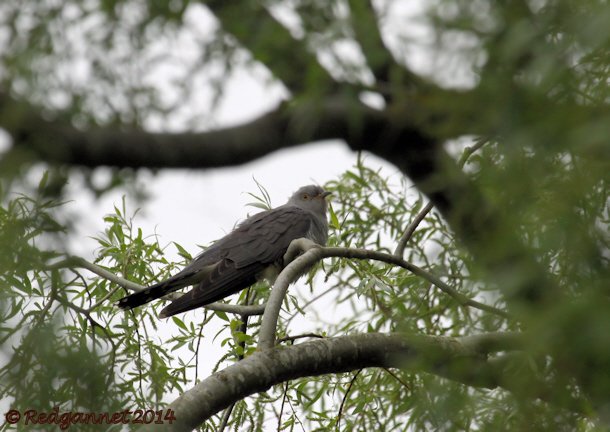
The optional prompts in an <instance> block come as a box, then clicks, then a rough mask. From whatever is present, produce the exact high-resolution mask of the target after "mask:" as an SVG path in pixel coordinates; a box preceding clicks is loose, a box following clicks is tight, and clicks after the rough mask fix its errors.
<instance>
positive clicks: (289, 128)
mask: <svg viewBox="0 0 610 432" xmlns="http://www.w3.org/2000/svg"><path fill="white" fill-rule="evenodd" d="M382 121H383V114H382V113H381V112H379V111H376V110H373V109H371V108H368V107H366V106H364V105H362V104H360V103H358V102H357V101H356V102H355V103H354V99H351V98H346V97H333V98H328V99H325V100H323V101H318V102H301V103H298V104H291V105H289V104H280V105H279V106H278V107H277V108H276V109H274V110H273V111H270V112H268V113H266V114H263V115H261V116H260V117H258V118H257V119H255V120H252V121H250V122H247V123H243V124H241V125H238V126H233V127H228V128H222V129H218V130H211V131H207V132H185V133H152V132H146V131H143V130H141V129H127V128H121V127H118V126H117V127H106V128H97V129H95V128H93V129H89V130H81V129H78V128H76V127H74V126H71V125H70V124H69V123H67V122H65V121H62V120H49V119H48V118H45V117H43V116H42V115H41V114H40V112H39V110H38V109H36V108H35V107H32V106H28V105H26V104H23V103H20V102H18V101H15V100H14V99H12V98H11V97H9V96H8V95H6V94H4V93H2V92H1V91H0V127H2V128H4V129H5V130H6V131H7V132H8V133H9V134H10V135H11V137H12V140H13V146H14V150H15V151H18V152H20V153H25V154H27V155H29V157H30V158H32V159H41V160H44V161H47V162H51V163H58V164H67V165H80V166H85V167H98V166H105V165H106V166H115V167H131V168H142V167H144V168H211V167H219V166H230V165H239V164H241V163H245V162H249V161H251V160H254V159H257V158H260V157H263V156H265V155H267V154H269V153H271V152H274V151H276V150H279V149H283V148H288V147H291V146H297V145H302V144H306V143H309V142H312V141H319V140H327V139H337V138H339V139H340V138H342V137H352V139H354V140H359V141H360V140H365V139H367V138H368V137H366V136H363V137H362V138H358V136H357V135H358V134H359V133H360V127H361V126H358V125H359V124H364V125H366V124H367V123H371V122H382Z"/></svg>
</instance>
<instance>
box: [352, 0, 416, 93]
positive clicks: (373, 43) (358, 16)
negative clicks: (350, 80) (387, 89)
mask: <svg viewBox="0 0 610 432" xmlns="http://www.w3.org/2000/svg"><path fill="white" fill-rule="evenodd" d="M349 7H350V16H351V22H352V28H353V29H354V36H355V39H356V41H357V42H358V44H359V45H360V48H361V49H362V53H363V54H364V57H365V58H366V62H367V64H368V66H369V68H370V69H371V72H372V73H373V76H374V77H375V79H376V81H377V82H378V83H380V84H387V83H389V82H390V81H391V80H393V79H394V80H395V79H396V78H398V77H403V78H405V81H406V84H411V85H412V84H416V83H420V82H421V81H422V80H421V79H420V78H419V77H417V75H415V74H413V73H412V72H410V71H409V70H408V69H407V68H406V67H405V66H403V65H400V64H398V63H397V62H396V60H395V58H394V56H393V55H392V52H391V51H390V50H389V49H388V47H387V46H386V44H385V43H384V41H383V38H382V36H381V30H380V28H379V22H378V20H377V12H376V11H375V7H374V5H373V4H372V1H371V0H364V1H363V0H350V1H349ZM392 75H394V76H392ZM400 84H405V83H400ZM384 96H386V100H390V99H391V94H387V93H386V94H384Z"/></svg>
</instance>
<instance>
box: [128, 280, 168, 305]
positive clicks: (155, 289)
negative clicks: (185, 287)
mask: <svg viewBox="0 0 610 432" xmlns="http://www.w3.org/2000/svg"><path fill="white" fill-rule="evenodd" d="M179 287H180V286H178V287H176V284H175V283H171V281H169V280H167V281H163V282H159V283H157V284H155V285H151V286H149V287H147V288H145V289H143V290H142V291H138V292H136V293H133V294H130V295H128V296H126V297H123V298H122V299H120V300H119V301H118V302H116V305H117V306H118V307H119V308H121V309H133V308H135V307H138V306H142V305H143V304H146V303H148V302H150V301H153V300H155V299H158V298H161V297H163V296H164V295H166V294H169V293H170V292H172V291H176V289H178V288H179Z"/></svg>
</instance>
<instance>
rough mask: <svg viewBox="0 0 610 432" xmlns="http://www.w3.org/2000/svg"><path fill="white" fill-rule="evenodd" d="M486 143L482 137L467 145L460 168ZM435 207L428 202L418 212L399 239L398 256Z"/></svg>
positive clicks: (461, 158) (459, 163) (402, 252)
mask: <svg viewBox="0 0 610 432" xmlns="http://www.w3.org/2000/svg"><path fill="white" fill-rule="evenodd" d="M486 143H488V141H487V140H483V139H482V140H479V141H477V142H476V143H475V144H474V145H473V146H470V147H466V148H465V149H464V152H463V153H462V156H461V157H460V160H459V161H458V166H459V167H460V168H463V167H464V165H466V162H467V161H468V158H469V157H470V156H471V155H472V154H473V153H474V152H476V151H477V150H478V149H480V148H481V147H483V146H484V145H485V144H486ZM433 207H434V205H433V204H432V203H431V202H429V203H428V204H426V206H425V207H424V208H423V209H421V210H420V211H419V213H417V215H416V216H415V218H414V219H413V220H412V221H411V223H410V224H409V225H408V226H407V228H406V229H405V232H404V234H403V235H402V237H400V240H398V245H396V249H395V250H394V255H396V256H398V257H402V256H403V254H404V252H405V248H406V247H407V243H408V242H409V240H411V237H413V233H414V232H415V230H416V229H417V227H418V226H419V224H420V223H421V222H422V221H423V220H424V218H425V217H426V215H427V214H428V213H430V210H432V208H433Z"/></svg>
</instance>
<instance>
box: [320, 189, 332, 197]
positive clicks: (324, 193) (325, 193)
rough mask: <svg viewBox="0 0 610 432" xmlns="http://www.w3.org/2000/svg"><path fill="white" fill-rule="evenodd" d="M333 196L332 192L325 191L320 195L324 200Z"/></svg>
mask: <svg viewBox="0 0 610 432" xmlns="http://www.w3.org/2000/svg"><path fill="white" fill-rule="evenodd" d="M332 194H333V193H332V192H328V191H324V192H322V193H321V194H320V197H321V198H322V199H324V198H326V197H327V196H329V195H332Z"/></svg>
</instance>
